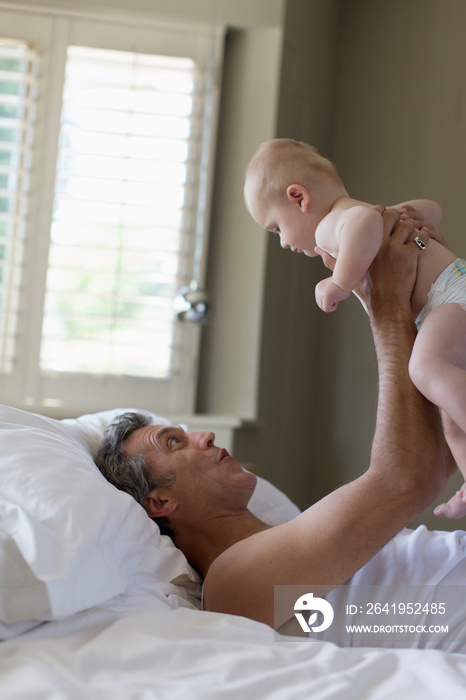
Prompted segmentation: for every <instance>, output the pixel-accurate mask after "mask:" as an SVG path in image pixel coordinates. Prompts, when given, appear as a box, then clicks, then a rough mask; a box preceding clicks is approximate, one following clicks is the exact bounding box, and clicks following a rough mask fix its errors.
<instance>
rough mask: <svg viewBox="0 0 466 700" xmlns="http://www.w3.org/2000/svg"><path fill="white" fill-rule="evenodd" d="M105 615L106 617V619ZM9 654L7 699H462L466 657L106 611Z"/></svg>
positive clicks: (215, 620) (4, 683) (30, 638)
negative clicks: (279, 637)
mask: <svg viewBox="0 0 466 700" xmlns="http://www.w3.org/2000/svg"><path fill="white" fill-rule="evenodd" d="M102 617H103V618H105V619H102ZM53 631H54V634H56V635H57V636H55V637H51V636H50V635H51V632H52V630H50V629H46V628H45V629H44V628H42V629H41V628H38V629H36V630H35V631H34V632H32V633H29V634H27V635H26V636H23V637H19V638H16V639H13V640H10V641H7V642H4V643H3V644H2V646H1V648H0V697H1V698H2V700H13V699H14V700H61V699H63V700H65V699H66V700H75V699H76V700H77V699H79V700H81V699H83V700H84V699H86V700H94V699H95V700H120V699H121V700H130V699H131V700H150V699H152V698H161V699H162V698H163V699H164V700H165V699H166V700H168V699H170V700H191V699H194V698H195V699H199V700H201V699H202V700H223V699H225V700H226V699H227V698H228V699H229V700H258V699H262V698H270V699H273V700H282V699H283V700H285V699H286V700H291V699H298V698H300V699H301V698H302V699H303V700H304V699H305V698H306V699H307V698H312V699H313V700H324V699H325V700H328V699H329V698H335V699H336V698H338V699H341V700H362V699H363V698H369V699H370V700H381V699H382V698H383V699H387V698H396V699H400V700H434V699H435V700H444V699H445V698H448V699H449V700H459V699H460V698H463V697H464V696H465V689H466V657H465V656H462V655H455V654H446V653H444V652H440V651H426V650H378V649H340V648H338V647H336V646H335V645H333V644H332V643H330V642H316V641H297V642H289V641H283V642H276V641H274V638H273V633H272V631H271V630H270V629H269V628H268V627H266V626H264V625H261V624H259V623H254V622H252V621H250V620H246V619H244V618H238V617H233V616H228V615H219V614H215V613H208V612H200V611H197V610H191V609H186V608H179V609H177V610H161V609H158V608H157V606H155V607H154V609H152V610H147V611H146V612H140V613H137V614H133V615H124V616H120V617H118V616H116V617H115V618H114V619H112V616H111V613H109V612H107V613H104V612H103V611H101V610H94V611H92V612H88V613H87V615H84V616H81V615H78V616H77V617H76V618H74V619H73V620H68V621H67V622H64V623H63V625H62V626H61V625H60V623H57V624H55V625H54V630H53Z"/></svg>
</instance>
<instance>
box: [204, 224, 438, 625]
mask: <svg viewBox="0 0 466 700" xmlns="http://www.w3.org/2000/svg"><path fill="white" fill-rule="evenodd" d="M383 217H384V241H383V243H382V247H381V251H380V253H379V255H378V256H377V258H376V259H375V261H374V263H373V265H372V266H371V269H370V271H369V274H368V275H367V276H366V278H365V280H364V285H363V288H361V290H360V293H361V294H362V295H364V297H365V300H366V304H367V308H368V312H369V316H370V320H371V327H372V332H373V337H374V344H375V350H376V355H377V362H378V372H379V393H378V407H377V424H376V431H375V436H374V441H373V446H372V453H371V461H370V466H369V468H368V470H367V471H366V472H365V473H364V474H363V475H362V476H360V477H359V478H357V479H356V480H355V481H353V482H351V483H349V484H346V485H344V486H342V487H340V488H339V489H337V490H336V491H334V492H333V493H331V494H329V495H328V496H326V497H325V498H323V499H322V500H321V501H319V502H318V503H316V504H314V505H313V506H311V507H310V508H309V509H307V510H306V511H305V512H304V513H302V514H301V515H299V516H298V517H297V518H295V519H294V520H293V521H291V522H289V523H285V524H284V525H280V526H277V527H275V528H272V529H269V530H265V531H264V532H260V533H258V534H256V535H252V536H251V537H249V538H247V539H245V540H242V541H240V542H237V543H236V544H235V545H233V546H232V547H230V549H228V550H227V551H226V552H224V553H223V554H222V555H221V556H220V557H218V559H217V560H216V561H215V562H214V563H213V564H212V566H211V568H210V570H209V572H208V574H207V577H206V580H205V589H204V591H205V603H206V607H207V609H209V610H214V611H222V612H229V613H233V614H238V615H244V616H246V617H251V618H253V619H256V620H259V621H262V622H265V623H267V624H269V625H271V626H273V624H274V620H273V586H274V585H277V584H282V585H285V584H288V585H291V584H293V585H297V584H303V585H325V586H328V587H329V589H331V588H333V587H335V586H338V585H339V584H342V583H343V582H344V581H346V580H347V579H348V578H349V577H350V576H351V575H352V574H354V573H355V572H356V571H357V570H358V569H360V568H361V566H363V565H364V564H365V563H366V562H367V561H369V560H370V559H371V558H372V557H373V556H374V555H375V554H376V553H377V552H378V551H379V550H380V549H381V548H382V547H383V546H384V545H385V544H386V543H387V542H388V541H389V540H390V539H391V538H392V537H393V536H394V535H396V534H397V533H398V532H399V531H400V529H402V528H403V527H404V526H406V525H407V524H408V523H409V522H410V521H411V520H412V519H413V518H414V517H416V516H417V515H419V513H420V512H422V510H423V509H424V508H425V507H426V506H427V505H429V504H430V503H431V502H432V501H434V500H435V498H437V497H438V495H439V494H440V493H441V492H442V491H443V489H444V487H445V483H446V477H445V444H444V440H443V433H442V428H441V422H440V417H439V414H438V411H437V409H436V408H435V407H434V406H433V405H432V404H430V403H429V402H428V401H427V400H426V399H425V398H424V397H423V396H422V395H421V394H420V393H419V392H418V391H417V389H416V388H415V387H414V385H413V384H412V382H411V380H410V378H409V373H408V362H409V357H410V354H411V348H412V345H413V342H414V337H415V327H414V324H413V321H412V315H411V308H410V303H409V299H410V296H411V292H412V287H413V285H414V280H415V274H416V267H417V256H418V254H419V248H418V247H417V246H416V244H415V243H409V244H407V245H404V242H405V240H406V239H407V237H408V236H409V235H410V234H411V233H412V228H413V224H412V222H402V223H401V224H400V225H399V226H398V227H397V229H396V230H395V233H394V234H393V236H391V237H390V236H389V232H390V231H391V230H392V228H393V225H394V223H395V221H397V220H398V218H399V213H393V212H386V213H385V214H384V215H383ZM310 461H311V462H312V455H311V454H310ZM281 622H283V621H281ZM278 623H280V621H278Z"/></svg>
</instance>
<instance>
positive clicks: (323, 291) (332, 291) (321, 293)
mask: <svg viewBox="0 0 466 700" xmlns="http://www.w3.org/2000/svg"><path fill="white" fill-rule="evenodd" d="M350 294H351V292H347V291H346V290H345V289H342V288H341V287H339V286H338V284H336V283H335V282H334V281H333V279H332V277H326V278H325V279H323V280H321V281H320V282H319V284H318V285H317V286H316V302H317V304H318V306H320V308H321V309H322V311H325V312H329V311H335V309H336V308H337V306H338V304H339V302H340V301H343V300H344V299H347V298H348V297H349V295H350Z"/></svg>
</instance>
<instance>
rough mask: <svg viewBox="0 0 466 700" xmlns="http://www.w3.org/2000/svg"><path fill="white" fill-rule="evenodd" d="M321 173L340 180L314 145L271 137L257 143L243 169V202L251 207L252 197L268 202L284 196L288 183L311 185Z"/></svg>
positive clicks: (330, 164) (331, 164)
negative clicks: (244, 174)
mask: <svg viewBox="0 0 466 700" xmlns="http://www.w3.org/2000/svg"><path fill="white" fill-rule="evenodd" d="M322 175H323V176H325V177H329V178H331V179H332V180H335V181H337V182H341V179H340V176H339V175H338V172H337V170H336V168H335V166H334V165H333V163H331V162H330V161H329V160H328V159H327V158H324V157H323V156H321V155H319V154H318V153H317V151H316V149H315V148H314V147H313V146H310V145H309V144H307V143H304V142H302V141H295V139H271V140H270V141H266V142H265V143H263V144H262V145H261V146H259V148H258V149H257V151H256V152H255V154H254V156H253V157H252V158H251V161H250V162H249V165H248V167H247V169H246V177H245V183H244V198H245V200H246V204H247V205H248V207H250V204H251V202H252V200H253V199H255V200H259V201H261V202H270V201H274V200H277V199H280V198H286V190H287V187H288V185H291V184H293V183H296V184H300V185H303V187H306V188H310V187H311V186H312V181H313V179H315V177H316V176H322Z"/></svg>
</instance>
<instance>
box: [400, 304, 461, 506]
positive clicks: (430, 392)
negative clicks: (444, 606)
mask: <svg viewBox="0 0 466 700" xmlns="http://www.w3.org/2000/svg"><path fill="white" fill-rule="evenodd" d="M409 372H410V376H411V379H412V381H413V382H414V384H415V385H416V386H417V388H418V389H419V391H420V392H421V393H422V394H424V396H426V397H427V398H428V399H429V400H430V401H432V403H435V404H436V405H437V406H439V407H440V408H441V409H442V413H443V420H444V428H445V437H446V439H447V441H448V444H449V447H450V449H451V451H452V454H453V456H454V458H455V460H456V463H457V465H458V468H459V469H460V471H461V473H462V474H463V477H465V480H466V312H465V311H464V310H463V309H462V308H461V307H460V306H459V305H458V304H445V305H443V306H439V307H437V308H436V309H434V310H433V311H431V312H430V313H429V314H428V315H427V317H426V319H425V320H424V322H423V324H422V326H421V328H420V331H419V333H418V336H417V338H416V342H415V343H414V348H413V352H412V355H411V360H410V364H409ZM435 514H436V515H443V516H445V517H449V518H460V517H462V516H463V515H466V503H465V502H464V501H463V497H462V495H461V494H459V493H458V494H455V495H454V496H453V497H452V498H451V499H450V500H449V501H448V503H444V504H442V505H441V506H439V507H438V508H436V509H435Z"/></svg>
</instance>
